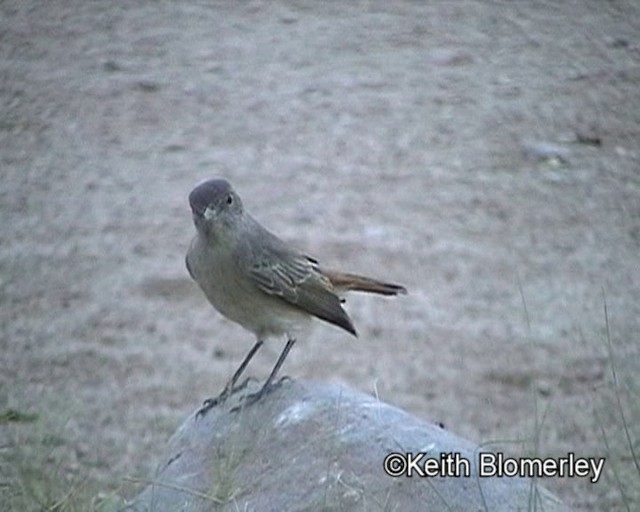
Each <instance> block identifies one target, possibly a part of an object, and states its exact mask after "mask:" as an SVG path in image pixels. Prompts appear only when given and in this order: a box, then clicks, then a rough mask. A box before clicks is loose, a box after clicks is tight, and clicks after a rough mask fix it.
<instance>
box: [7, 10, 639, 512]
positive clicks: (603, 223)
mask: <svg viewBox="0 0 640 512" xmlns="http://www.w3.org/2000/svg"><path fill="white" fill-rule="evenodd" d="M639 36H640V4H638V3H637V2H634V1H631V0H629V1H623V0H621V1H615V0H612V1H608V2H603V1H602V0H591V1H577V0H576V1H562V2H556V1H553V2H552V1H539V2H494V1H489V2H486V1H464V0H461V1H455V2H454V1H433V2H410V1H399V2H383V1H362V2H351V3H342V2H312V1H301V2H284V1H276V2H263V1H246V2H214V1H211V2H209V1H185V2H168V1H161V2H149V1H146V2H115V1H106V0H105V1H101V2H82V1H77V2H72V1H66V2H63V1H50V2H24V1H13V0H5V1H3V2H2V3H0V55H1V60H0V66H1V73H0V101H1V117H0V159H1V171H0V176H1V178H2V185H1V188H0V215H1V218H2V222H1V224H0V304H1V308H0V321H1V327H0V350H1V356H0V409H1V410H5V411H9V410H15V411H20V412H22V413H24V414H33V415H36V417H37V418H38V421H34V422H31V423H29V422H27V423H23V424H19V425H16V424H13V423H10V424H8V425H5V426H3V427H0V428H2V429H3V431H2V432H3V439H5V440H6V438H7V435H12V436H13V435H19V436H22V437H21V438H22V439H25V438H28V436H29V435H31V434H30V432H31V433H32V432H33V431H35V430H37V429H38V428H40V429H46V430H47V432H48V435H49V436H54V435H55V440H54V442H53V445H54V446H53V448H51V449H50V450H49V451H48V452H47V453H48V456H47V458H46V460H45V461H44V462H43V463H44V464H51V465H56V467H57V468H62V469H63V471H64V472H65V474H67V475H68V476H69V477H74V476H76V477H78V476H80V477H82V478H88V479H90V480H91V481H94V482H96V483H97V485H98V487H99V488H100V489H103V490H104V491H105V492H106V491H110V490H118V491H122V492H125V493H126V492H131V489H132V487H131V485H130V484H128V483H127V482H123V478H124V477H127V476H135V477H142V478H145V477H148V476H150V475H151V473H152V471H153V469H154V468H155V465H156V464H157V463H158V462H159V459H158V458H157V457H159V454H160V453H161V451H162V447H163V446H164V443H165V441H166V439H167V437H168V436H169V435H170V434H171V433H172V432H173V431H174V430H175V428H176V427H177V426H178V425H179V424H180V422H181V421H182V419H183V418H184V417H185V416H186V415H187V414H188V413H190V412H191V411H193V410H194V408H196V407H197V406H198V405H199V404H200V403H201V402H202V400H203V399H204V398H206V397H208V396H211V395H212V394H216V393H217V392H218V391H219V390H220V389H221V387H222V386H223V385H224V383H225V381H226V379H227V378H228V377H229V376H230V374H231V373H232V372H233V370H234V369H235V367H236V366H237V364H238V363H239V361H240V360H241V358H242V357H243V356H244V354H245V353H246V352H247V351H248V350H249V348H250V346H251V345H252V344H253V341H254V340H253V336H252V335H251V334H250V333H248V332H246V331H243V330H242V329H241V328H240V327H237V326H235V325H233V324H232V323H230V322H228V321H227V320H224V319H222V318H221V317H220V315H218V314H217V313H216V312H215V311H214V310H213V309H212V308H211V306H210V305H209V304H208V303H207V302H206V300H205V299H204V297H203V295H202V294H201V293H200V291H199V290H198V288H197V287H196V286H195V285H194V284H193V283H192V282H191V281H190V278H189V276H188V274H187V272H186V269H185V267H184V255H185V252H186V249H187V246H188V243H189V240H190V238H191V237H192V235H193V232H194V229H193V225H192V222H191V215H190V211H189V208H188V204H187V200H186V197H187V195H188V193H189V191H190V190H191V188H192V187H193V186H194V185H195V184H197V183H198V182H200V181H201V180H203V179H205V178H209V177H213V176H219V177H225V178H227V179H228V180H230V181H231V182H232V183H233V184H234V186H235V188H236V190H237V191H238V192H239V193H240V195H241V196H242V197H243V200H244V203H245V205H246V206H247V209H248V210H249V211H250V212H251V213H252V214H253V215H254V216H255V217H256V218H258V219H259V220H260V221H261V222H262V223H263V224H264V225H266V226H267V227H269V228H270V229H271V230H272V231H274V232H275V233H277V234H279V235H280V236H281V237H282V238H285V239H287V240H290V241H291V242H293V243H295V244H296V245H297V246H299V247H300V248H302V249H304V250H306V251H307V252H308V253H309V254H311V255H314V256H316V257H317V258H319V259H320V260H321V262H322V263H324V264H325V265H326V266H328V267H332V266H334V267H342V268H344V269H345V270H351V271H358V272H361V273H365V274H369V275H372V276H377V277H382V278H385V279H388V280H391V281H395V282H398V283H401V284H404V285H406V286H407V288H408V289H409V295H408V296H406V297H400V298H397V299H384V298H378V297H369V296H362V295H360V296H352V297H351V298H350V300H349V301H348V304H347V308H348V310H349V312H350V314H351V315H352V317H353V319H354V322H355V324H356V326H357V328H358V330H359V333H360V337H359V338H358V339H354V338H351V337H350V336H348V335H347V334H346V333H344V332H342V331H340V330H338V329H336V328H333V327H330V326H328V325H326V324H321V323H319V322H318V323H317V324H316V326H315V329H314V330H313V331H312V332H311V333H310V334H309V335H308V336H306V337H305V339H300V340H299V343H298V344H297V345H296V347H295V348H294V350H293V351H292V353H291V355H290V357H289V359H288V360H287V363H286V365H285V368H284V372H285V373H287V374H289V375H291V376H294V377H295V378H299V379H316V380H327V381H337V382H341V383H345V384H347V385H349V386H352V387H355V388H357V389H361V390H366V391H369V392H371V393H377V394H378V395H379V397H380V398H381V399H382V400H385V401H387V402H390V403H392V404H395V405H398V406H400V407H403V408H405V409H406V410H408V411H410V412H412V413H414V414H415V415H417V416H420V417H423V418H425V419H427V420H430V421H441V422H443V423H444V424H445V425H446V427H447V428H448V429H450V430H452V431H453V432H455V433H457V434H460V435H462V436H465V437H468V438H469V439H471V440H473V441H476V442H479V443H480V442H488V443H492V442H497V441H501V442H502V444H500V445H499V446H500V447H502V448H504V449H505V450H507V451H508V452H510V453H515V454H518V453H529V454H531V453H536V454H539V455H541V456H545V457H551V456H553V457H558V456H564V455H566V453H567V452H575V453H576V455H579V456H585V457H586V456H595V457H607V463H606V465H605V473H606V474H605V476H604V477H603V478H602V479H601V481H600V482H598V483H596V484H591V483H590V482H589V481H588V479H570V478H557V479H545V480H544V481H543V484H544V485H545V486H547V487H548V488H549V489H551V490H552V491H554V492H555V493H557V494H558V495H559V496H560V497H561V498H562V499H563V500H565V501H566V503H567V504H569V505H571V506H573V507H574V508H575V509H576V510H588V511H599V510H621V509H626V510H632V509H634V508H636V507H639V506H640V491H638V489H640V474H639V473H638V472H637V471H636V470H635V469H634V462H633V460H632V459H633V457H632V453H631V450H630V447H629V443H628V441H627V436H626V435H625V433H624V429H623V423H622V419H621V412H622V413H624V415H625V422H626V423H627V425H628V427H629V429H630V432H629V439H630V442H631V444H632V446H633V448H634V450H635V452H636V453H637V452H639V451H640V446H639V441H638V440H639V439H640V429H639V428H638V426H637V425H638V424H639V423H640V404H639V402H640V400H639V399H638V398H639V397H640V379H639V377H638V375H640V349H639V345H638V333H639V332H640V258H639V256H638V255H639V253H640V252H639V251H640V150H639V146H638V141H639V140H640V39H639ZM605 298H606V304H607V307H608V319H609V324H610V325H609V327H610V333H611V341H612V343H613V351H614V357H613V359H612V358H611V357H610V356H609V354H608V345H607V342H606V339H607V338H606V323H605V315H604V303H605ZM280 349H281V344H280V343H279V342H272V343H271V344H269V345H268V347H267V348H265V349H263V352H261V353H260V354H259V355H258V356H257V358H256V360H255V361H254V363H253V364H252V367H251V372H252V373H253V374H254V375H256V376H259V377H262V378H263V377H265V376H266V375H267V373H268V371H269V369H270V367H271V365H272V364H273V363H274V361H275V358H276V357H277V354H278V353H279V351H280ZM612 362H613V363H614V366H613V367H614V369H615V370H617V373H616V377H617V386H615V385H614V379H613V376H612V371H611V370H612V364H611V363H612ZM616 389H617V390H618V391H619V392H618V394H617V395H616V393H615V392H614V391H615V390H616ZM616 396H617V397H619V398H620V404H618V402H617V399H616ZM34 435H35V434H34ZM25 436H26V437H25ZM4 446H6V444H5V445H4ZM492 446H493V445H492ZM496 446H498V445H496ZM625 507H628V508H625Z"/></svg>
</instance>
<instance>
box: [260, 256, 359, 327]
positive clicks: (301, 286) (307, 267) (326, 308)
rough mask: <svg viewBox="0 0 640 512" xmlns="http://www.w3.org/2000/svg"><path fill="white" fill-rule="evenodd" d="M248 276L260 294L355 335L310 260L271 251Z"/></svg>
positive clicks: (337, 302)
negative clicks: (278, 300) (278, 298)
mask: <svg viewBox="0 0 640 512" xmlns="http://www.w3.org/2000/svg"><path fill="white" fill-rule="evenodd" d="M249 275H250V276H251V279H252V280H253V281H254V282H255V284H256V285H257V286H258V288H260V289H261V290H262V291H263V292H265V293H267V294H269V295H274V296H277V297H280V298H281V299H282V300H284V301H286V302H288V303H289V304H291V305H293V306H295V307H297V308H300V309H301V310H303V311H305V312H307V313H309V314H311V315H314V316H317V317H318V318H321V319H323V320H326V321H327V322H330V323H332V324H335V325H337V326H339V327H342V328H343V329H345V330H347V331H349V332H350V333H351V334H353V335H356V330H355V328H354V327H353V324H352V322H351V319H350V318H349V316H348V315H347V313H346V312H345V310H344V309H342V306H341V305H340V298H339V297H338V295H337V294H336V292H335V290H334V288H333V285H332V284H331V281H329V279H328V278H327V277H326V276H324V275H323V274H322V273H321V272H320V271H319V270H318V269H317V261H315V260H314V259H312V258H309V257H307V256H304V255H302V254H297V253H294V252H292V251H276V250H271V251H268V252H264V253H262V254H261V255H260V256H259V257H258V258H257V261H256V263H255V264H254V265H253V266H252V267H251V268H250V269H249Z"/></svg>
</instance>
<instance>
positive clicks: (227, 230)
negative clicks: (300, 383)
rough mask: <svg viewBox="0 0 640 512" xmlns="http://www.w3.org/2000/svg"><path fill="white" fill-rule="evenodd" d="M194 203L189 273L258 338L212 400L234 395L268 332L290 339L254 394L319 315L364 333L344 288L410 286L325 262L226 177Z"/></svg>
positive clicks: (397, 289)
mask: <svg viewBox="0 0 640 512" xmlns="http://www.w3.org/2000/svg"><path fill="white" fill-rule="evenodd" d="M189 204H190V206H191V211H192V212H193V222H194V224H195V227H196V236H195V237H194V239H193V240H192V242H191V245H190V247H189V251H188V253H187V257H186V265H187V270H188V271H189V274H190V275H191V277H192V278H193V279H194V280H195V281H196V282H197V283H198V285H199V286H200V288H201V289H202V291H203V292H204V294H205V296H206V297H207V299H208V300H209V302H211V304H212V305H213V307H214V308H215V309H217V310H218V311H219V312H220V313H222V314H223V315H224V316H226V317H227V318H229V319H230V320H233V321H234V322H236V323H238V324H240V325H241V326H243V327H244V328H245V329H247V330H249V331H251V332H253V333H254V334H255V336H256V339H257V341H256V343H255V345H254V346H253V348H252V349H251V350H250V351H249V353H248V354H247V356H246V357H245V359H244V361H243V362H242V364H241V365H240V367H239V368H238V370H237V371H236V372H235V373H234V375H233V376H232V378H231V379H230V380H229V382H228V383H227V385H226V386H225V388H224V390H223V392H222V393H221V395H220V396H219V397H218V398H217V399H215V400H209V401H207V403H205V407H211V406H213V405H215V404H216V403H220V402H221V401H224V400H225V399H226V398H227V396H228V395H229V394H230V393H231V392H232V391H233V390H234V388H235V386H236V384H237V382H238V379H239V378H240V376H241V375H242V373H243V372H244V370H245V368H246V366H247V364H249V361H250V360H251V358H252V357H253V356H254V355H255V353H256V352H257V351H258V349H259V348H260V347H261V346H262V344H263V343H264V341H265V339H266V338H269V337H271V336H282V335H286V336H287V343H286V345H285V347H284V350H283V351H282V353H281V354H280V356H279V358H278V360H277V362H276V364H275V366H274V367H273V370H272V371H271V374H270V375H269V377H268V378H267V380H266V382H265V384H264V385H263V386H262V388H261V389H260V391H259V392H258V393H256V394H255V395H254V399H258V398H259V397H260V396H262V395H263V394H264V392H265V391H266V390H267V389H268V388H269V386H270V385H271V383H272V382H273V380H274V378H275V377H276V375H277V373H278V370H279V369H280V367H281V366H282V363H283V362H284V360H285V358H286V357H287V354H288V353H289V351H290V350H291V347H292V346H293V344H294V343H295V337H293V334H294V333H295V332H296V331H297V330H298V328H300V327H301V326H304V324H306V323H307V322H308V321H309V320H310V319H311V318H312V317H314V316H315V317H317V318H320V319H322V320H325V321H326V322H329V323H332V324H334V325H337V326H338V327H341V328H343V329H344V330H346V331H348V332H350V333H351V334H353V335H354V336H357V334H356V329H355V327H354V326H353V323H352V321H351V319H350V318H349V315H348V314H347V312H346V311H345V310H344V309H343V307H342V302H344V301H343V299H342V298H341V294H342V293H343V292H345V291H362V292H370V293H378V294H381V295H397V294H399V293H403V294H404V293H407V291H406V289H405V288H404V287H403V286H399V285H396V284H390V283H385V282H382V281H378V280H376V279H371V278H368V277H362V276H359V275H355V274H345V273H341V272H337V271H333V270H327V269H325V268H322V267H321V266H320V265H319V263H318V261H317V260H315V259H314V258H311V257H310V256H307V255H305V254H303V253H300V252H298V251H297V250H295V249H294V248H292V247H291V246H289V245H288V244H287V243H285V242H284V241H282V240H281V239H280V238H278V237H277V236H275V235H274V234H272V233H271V232H269V231H267V230H266V229H265V228H263V227H262V226H261V225H260V224H259V223H258V222H257V221H256V220H254V218H253V217H252V216H251V215H249V214H248V213H247V212H246V211H245V210H244V207H243V204H242V200H241V199H240V197H239V196H238V194H237V193H236V192H235V191H234V190H233V188H232V187H231V185H230V184H229V183H228V182H227V181H225V180H223V179H212V180H208V181H205V182H203V183H201V184H200V185H198V186H197V187H196V188H194V189H193V190H192V192H191V193H190V194H189Z"/></svg>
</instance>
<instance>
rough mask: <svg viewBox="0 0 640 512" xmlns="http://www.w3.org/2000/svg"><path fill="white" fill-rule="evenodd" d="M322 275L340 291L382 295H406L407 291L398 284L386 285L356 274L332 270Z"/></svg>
mask: <svg viewBox="0 0 640 512" xmlns="http://www.w3.org/2000/svg"><path fill="white" fill-rule="evenodd" d="M322 273H323V274H324V275H325V276H327V278H329V281H331V284H332V285H333V286H334V287H335V288H336V289H337V290H339V291H356V292H368V293H378V294H380V295H398V294H400V293H401V294H406V293H407V289H406V288H405V287H404V286H400V285H398V284H392V283H385V282H383V281H378V280H377V279H372V278H370V277H364V276H359V275H356V274H343V273H342V272H336V271H332V270H323V271H322Z"/></svg>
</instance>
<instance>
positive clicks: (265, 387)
mask: <svg viewBox="0 0 640 512" xmlns="http://www.w3.org/2000/svg"><path fill="white" fill-rule="evenodd" d="M295 342H296V339H295V338H289V339H288V340H287V344H286V345H285V346H284V349H283V350H282V353H281V354H280V357H278V360H277V361H276V365H275V366H274V367H273V370H271V374H270V375H269V377H268V378H267V380H266V381H265V383H264V384H263V386H262V387H261V388H260V391H258V392H257V393H253V394H252V395H249V396H247V397H246V398H245V400H244V402H243V404H242V406H236V407H234V408H233V409H231V411H232V412H233V411H236V410H238V409H240V408H241V407H246V406H247V405H251V404H253V403H255V402H257V401H258V400H260V398H262V396H264V395H265V393H267V392H268V391H269V388H270V387H271V386H272V384H273V380H274V379H275V378H276V375H278V371H279V370H280V367H281V366H282V363H284V360H285V359H286V358H287V355H288V354H289V351H290V350H291V347H293V345H294V343H295Z"/></svg>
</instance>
